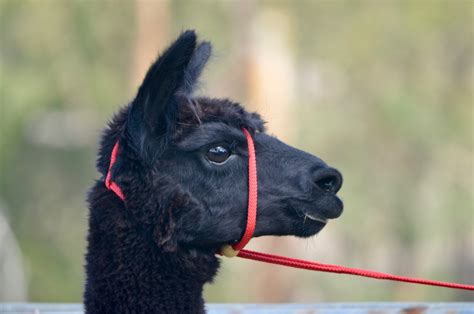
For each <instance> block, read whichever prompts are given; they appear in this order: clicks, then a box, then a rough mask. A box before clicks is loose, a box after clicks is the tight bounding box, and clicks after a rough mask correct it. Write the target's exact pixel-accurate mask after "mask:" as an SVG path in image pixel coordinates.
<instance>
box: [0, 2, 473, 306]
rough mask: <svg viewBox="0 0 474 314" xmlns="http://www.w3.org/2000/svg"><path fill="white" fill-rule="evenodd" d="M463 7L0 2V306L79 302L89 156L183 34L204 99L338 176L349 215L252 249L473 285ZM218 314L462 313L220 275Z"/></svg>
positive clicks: (316, 277) (393, 295) (247, 270)
mask: <svg viewBox="0 0 474 314" xmlns="http://www.w3.org/2000/svg"><path fill="white" fill-rule="evenodd" d="M473 10H474V8H473V2H472V1H460V0H453V1H428V0H425V1H262V2H254V1H239V2H237V1H235V2H231V1H219V2H216V1H158V2H153V1H136V2H133V1H130V2H126V1H103V2H102V1H91V0H90V1H46V0H44V1H13V0H12V1H6V0H1V1H0V23H1V27H0V30H1V37H0V48H1V58H0V66H1V76H0V88H1V91H0V97H1V98H0V105H1V111H0V124H1V126H0V138H1V143H0V162H1V173H0V178H1V180H0V301H23V300H28V301H42V302H43V301H44V302H80V300H81V296H82V289H83V282H84V269H83V264H84V262H83V255H84V250H85V235H86V222H87V208H86V204H85V195H86V193H87V189H88V187H89V186H90V185H91V184H92V182H93V180H94V179H96V178H98V173H97V172H96V170H95V166H94V163H95V154H96V149H97V139H98V136H99V134H100V130H101V128H102V127H103V126H104V124H105V123H106V121H107V119H108V118H109V117H110V116H111V114H112V113H113V112H114V111H115V110H116V109H117V108H118V107H119V105H122V104H125V103H126V102H127V101H129V100H130V99H132V98H133V96H134V93H135V91H136V88H137V86H138V84H139V82H140V79H141V78H142V77H143V75H144V72H145V70H146V67H147V66H148V65H149V64H150V63H151V62H152V60H153V59H154V57H155V55H156V53H157V52H158V51H159V50H160V49H163V47H165V46H166V45H167V44H168V43H169V42H170V41H171V40H172V39H173V38H174V37H176V36H177V34H179V32H180V31H181V30H183V29H187V28H193V29H196V31H197V32H198V34H199V35H200V36H201V38H203V39H207V40H210V41H212V42H213V44H214V51H215V56H214V58H213V59H212V62H211V64H210V66H209V67H208V69H207V71H206V72H205V75H204V78H203V86H202V92H203V93H205V94H208V95H213V96H219V97H224V96H225V97H230V98H232V99H234V100H236V101H240V102H241V103H243V104H244V105H245V106H246V107H247V108H250V109H252V110H258V111H260V112H261V113H262V114H263V115H264V117H265V118H266V119H267V120H268V121H269V123H268V126H269V129H270V131H271V132H273V133H275V134H277V135H279V136H280V137H281V138H283V139H284V140H286V141H288V142H289V143H290V144H292V145H295V146H297V147H299V148H302V149H305V150H308V151H310V152H312V153H314V154H316V155H317V156H320V157H321V158H323V159H324V160H326V161H328V163H329V164H331V165H333V166H335V167H337V168H338V169H340V170H341V171H342V173H343V174H344V178H345V183H344V186H343V189H342V191H341V192H340V194H341V196H342V197H343V199H344V201H345V208H346V209H345V212H344V214H343V216H341V218H340V219H338V220H336V221H334V222H331V223H330V224H329V225H328V227H327V228H326V229H324V230H323V231H322V233H321V234H320V235H318V236H317V237H314V238H312V239H309V240H301V239H285V240H284V241H283V242H277V241H275V240H274V239H258V240H255V241H254V243H252V246H253V247H254V248H259V249H261V250H264V251H267V252H278V253H284V254H289V255H292V256H297V257H303V258H310V259H316V260H318V261H322V262H328V263H340V264H343V265H348V266H356V267H365V268H373V269H377V270H380V271H387V272H394V273H398V274H405V275H416V276H425V277H429V278H433V279H439V280H448V281H459V282H464V283H474V208H473V201H474V200H473V187H474V185H473V184H474V179H473V177H474V172H473V161H474V158H473V157H474V156H473V144H474V143H473V121H474V120H473V119H474V115H473V84H474V70H473V69H474V68H473V52H474V51H473ZM206 295H207V300H208V301H210V302H329V301H334V302H337V301H367V300H388V301H396V300H402V301H410V300H426V301H455V300H469V297H472V294H471V295H470V294H468V293H463V292H456V291H453V290H445V289H436V288H429V287H423V286H409V285H406V284H398V283H388V282H387V283H385V282H377V281H372V280H367V279H361V278H348V277H345V276H339V275H333V274H320V273H307V272H305V271H299V270H292V269H284V268H280V267H277V266H268V265H257V264H255V263H254V262H249V261H244V260H226V261H225V262H224V263H223V266H222V268H221V271H220V275H219V277H218V278H217V280H216V282H215V284H214V285H212V286H209V287H208V288H207V290H206Z"/></svg>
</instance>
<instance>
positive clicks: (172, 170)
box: [98, 31, 343, 251]
mask: <svg viewBox="0 0 474 314" xmlns="http://www.w3.org/2000/svg"><path fill="white" fill-rule="evenodd" d="M210 51H211V46H210V44H209V43H207V42H203V43H200V44H198V43H197V42H196V35H195V34H194V32H192V31H187V32H185V33H183V34H182V35H181V36H180V37H179V38H178V39H177V40H176V42H174V43H173V44H172V45H171V46H170V47H169V48H168V49H167V50H166V51H165V52H164V53H163V54H162V55H161V56H160V57H159V58H158V60H157V61H156V62H155V63H154V64H153V65H152V66H151V67H150V69H149V71H148V73H147V74H146V77H145V79H144V81H143V83H142V85H141V87H140V88H139V91H138V93H137V96H136V97H135V99H134V100H133V101H132V102H131V103H130V104H129V105H128V106H126V107H125V108H124V109H123V110H122V111H121V112H120V113H119V114H118V115H116V117H115V118H114V120H113V121H112V122H111V123H110V125H109V128H108V129H107V130H106V132H105V134H104V137H103V140H102V146H101V152H100V156H99V160H98V168H99V170H100V171H101V172H102V174H104V175H105V174H106V172H107V169H108V166H109V161H110V154H111V150H112V146H113V145H114V144H115V142H116V141H119V143H120V151H119V155H118V159H117V163H116V164H115V165H114V167H113V169H112V172H111V173H112V177H113V180H114V181H115V182H116V183H117V184H118V185H119V186H121V188H122V190H123V191H124V193H125V197H126V201H125V206H124V211H126V215H127V217H130V220H132V221H134V223H135V224H136V225H138V226H141V227H143V230H145V232H149V234H148V236H149V237H150V239H152V240H153V243H154V244H156V245H157V246H158V247H161V248H163V249H165V250H168V251H173V250H176V249H177V248H189V249H196V250H209V251H215V250H217V249H218V248H220V247H221V246H222V245H224V244H233V243H235V242H237V241H238V240H239V239H240V238H241V236H242V234H243V232H244V230H245V225H246V218H247V197H248V190H247V185H248V175H247V166H248V160H247V156H248V155H247V142H246V138H245V136H244V133H243V132H242V128H246V129H247V130H248V131H249V132H250V133H251V134H252V137H253V139H254V142H255V148H256V156H257V167H258V184H259V191H258V193H259V204H258V216H257V226H256V229H255V233H254V235H255V236H262V235H295V236H299V237H308V236H311V235H314V234H316V233H318V232H319V231H320V230H321V229H322V228H323V227H324V226H325V224H326V222H327V220H328V219H332V218H337V217H338V216H339V215H340V214H341V213H342V208H343V205H342V202H341V200H340V199H339V198H338V197H337V196H336V193H337V192H338V190H339V188H340V187H341V184H342V177H341V175H340V173H339V172H338V171H337V170H335V169H333V168H330V167H328V165H326V163H325V162H323V161H322V160H321V159H319V158H317V157H315V156H313V155H311V154H308V153H306V152H303V151H300V150H298V149H296V148H293V147H291V146H288V145H286V144H284V143H283V142H281V141H279V140H278V139H276V138H275V137H273V136H270V135H267V134H266V133H265V129H264V123H263V121H262V120H261V118H260V116H259V115H258V114H256V113H249V112H247V111H245V110H244V109H243V108H242V107H241V106H240V105H239V104H237V103H234V102H231V101H229V100H223V99H212V98H205V97H194V96H193V95H192V93H193V88H194V86H195V85H196V81H197V79H198V77H199V75H200V73H201V71H202V69H203V67H204V65H205V63H206V62H207V60H208V58H209V56H210Z"/></svg>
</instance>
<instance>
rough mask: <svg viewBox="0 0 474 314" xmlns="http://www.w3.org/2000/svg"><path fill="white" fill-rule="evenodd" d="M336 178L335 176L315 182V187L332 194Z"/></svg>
mask: <svg viewBox="0 0 474 314" xmlns="http://www.w3.org/2000/svg"><path fill="white" fill-rule="evenodd" d="M336 180H337V178H336V177H335V176H328V177H326V178H322V179H319V180H318V181H316V185H317V186H318V187H319V188H320V189H321V190H323V191H325V192H334V187H335V186H336Z"/></svg>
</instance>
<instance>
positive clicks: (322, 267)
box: [105, 129, 474, 291]
mask: <svg viewBox="0 0 474 314" xmlns="http://www.w3.org/2000/svg"><path fill="white" fill-rule="evenodd" d="M243 132H244V134H245V137H246V138H247V146H248V156H249V158H248V159H249V199H248V213H247V227H246V228H245V232H244V235H243V236H242V239H241V240H240V241H239V242H238V243H237V244H235V245H234V246H232V247H231V246H224V247H223V248H222V251H221V254H222V255H225V256H229V257H230V256H236V255H237V256H239V257H241V258H246V259H252V260H255V261H260V262H265V263H270V264H277V265H283V266H288V267H293V268H300V269H307V270H313V271H322V272H328V273H338V274H348V275H355V276H362V277H369V278H375V279H383V280H392V281H402V282H409V283H414V284H421V285H429V286H437V287H445V288H452V289H462V290H471V291H474V285H465V284H459V283H452V282H443V281H435V280H427V279H421V278H411V277H403V276H397V275H391V274H385V273H380V272H377V271H372V270H365V269H359V268H350V267H344V266H338V265H331V264H321V263H316V262H312V261H305V260H301V259H296V258H290V257H286V256H278V255H272V254H266V253H260V252H254V251H249V250H243V247H245V245H246V244H247V243H248V242H249V241H250V239H251V238H252V235H253V232H254V231H255V226H256V223H257V200H258V198H257V197H258V195H257V194H258V193H257V192H258V185H257V161H256V156H255V146H254V143H253V139H252V136H251V135H250V133H249V132H248V131H247V130H246V129H243ZM117 154H118V142H117V143H115V146H114V148H113V150H112V155H111V157H110V165H109V171H108V172H107V177H106V179H105V186H106V187H107V188H108V189H109V190H112V191H113V192H114V193H115V194H116V195H117V196H118V197H119V198H120V199H121V200H123V201H125V196H124V194H123V192H122V190H121V189H120V187H119V186H118V185H117V184H116V183H115V182H113V181H112V179H111V169H112V167H113V165H114V164H115V161H116V159H117Z"/></svg>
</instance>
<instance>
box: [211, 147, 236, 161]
mask: <svg viewBox="0 0 474 314" xmlns="http://www.w3.org/2000/svg"><path fill="white" fill-rule="evenodd" d="M230 155H231V154H230V150H229V149H228V148H226V147H224V146H215V147H211V148H210V149H209V150H208V151H207V153H206V157H207V159H208V160H209V161H210V162H213V163H216V164H222V163H224V162H225V161H226V160H227V159H229V157H230Z"/></svg>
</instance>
